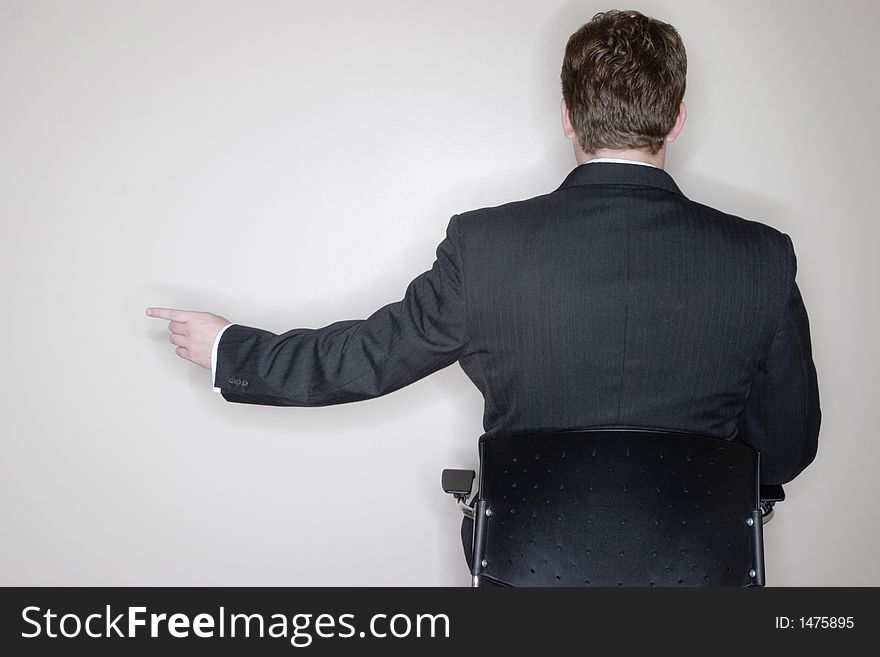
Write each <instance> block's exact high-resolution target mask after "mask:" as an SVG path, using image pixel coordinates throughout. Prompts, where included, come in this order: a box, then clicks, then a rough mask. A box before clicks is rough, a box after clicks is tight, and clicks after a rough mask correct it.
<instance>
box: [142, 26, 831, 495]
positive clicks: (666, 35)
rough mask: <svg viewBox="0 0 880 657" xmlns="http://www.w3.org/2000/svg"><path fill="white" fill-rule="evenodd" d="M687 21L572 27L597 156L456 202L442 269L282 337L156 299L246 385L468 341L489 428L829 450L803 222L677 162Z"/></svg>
mask: <svg viewBox="0 0 880 657" xmlns="http://www.w3.org/2000/svg"><path fill="white" fill-rule="evenodd" d="M686 68H687V59H686V54H685V49H684V46H683V44H682V42H681V39H680V37H679V35H678V33H677V31H676V30H675V28H673V27H672V26H670V25H668V24H666V23H662V22H660V21H657V20H654V19H651V18H648V17H645V16H643V15H642V14H640V13H638V12H634V11H626V12H619V11H609V12H605V13H600V14H597V15H596V16H595V17H594V18H593V19H592V20H591V21H590V22H589V23H587V24H586V25H584V26H582V27H581V28H580V29H579V30H578V31H577V32H576V33H575V34H573V35H572V36H571V38H570V39H569V41H568V44H567V46H566V50H565V57H564V61H563V66H562V94H563V100H562V106H561V107H562V124H563V129H564V133H565V136H566V137H567V138H569V139H571V140H572V142H573V145H574V152H575V157H576V159H577V164H578V166H576V167H575V169H574V170H573V171H572V172H571V173H570V174H569V175H568V176H567V177H566V179H565V180H564V181H563V182H562V184H561V186H560V187H559V188H558V189H556V190H555V191H552V192H550V193H547V194H544V195H542V196H538V197H536V198H532V199H529V200H525V201H518V202H514V203H508V204H506V205H501V206H499V207H494V208H483V209H479V210H473V211H470V212H464V213H461V214H458V215H455V216H453V217H452V219H451V220H450V222H449V224H448V227H447V229H446V237H445V239H444V240H443V241H442V242H441V243H440V245H439V246H438V248H437V259H436V261H435V262H434V263H433V266H432V267H431V269H430V270H429V271H426V272H425V273H423V274H421V275H419V276H418V277H416V278H415V279H414V280H413V281H412V282H411V283H410V284H409V286H408V287H407V289H406V292H405V294H404V296H403V298H402V299H401V300H400V301H397V302H395V303H390V304H388V305H386V306H384V307H382V308H380V309H379V310H377V311H375V312H374V313H373V314H372V315H370V316H369V317H368V318H366V319H363V320H346V321H339V322H335V323H333V324H330V325H328V326H325V327H323V328H319V329H311V328H297V329H292V330H290V331H287V332H286V333H283V334H281V335H275V334H273V333H270V332H268V331H264V330H261V329H258V328H252V327H248V326H244V325H241V324H231V323H229V321H228V320H226V319H225V318H223V317H218V316H216V315H213V314H210V313H201V312H192V311H184V310H171V309H164V308H151V309H148V310H147V314H148V315H150V316H152V317H160V318H163V319H168V320H170V323H169V328H170V330H171V342H172V343H173V344H174V345H176V346H177V354H178V355H179V356H181V357H182V358H185V359H187V360H191V361H192V362H194V363H196V364H198V365H201V366H203V367H206V368H207V367H211V368H212V370H213V379H214V386H215V389H217V390H219V391H220V392H221V393H222V395H223V397H224V398H225V399H226V400H228V401H233V402H240V403H249V404H268V405H276V406H325V405H328V404H341V403H345V402H353V401H358V400H362V399H369V398H372V397H378V396H380V395H384V394H387V393H389V392H392V391H394V390H397V389H399V388H401V387H403V386H405V385H408V384H410V383H412V382H414V381H416V380H418V379H421V378H422V377H425V376H427V375H428V374H431V373H432V372H434V371H436V370H439V369H441V368H443V367H446V366H448V365H450V364H452V363H454V362H456V361H458V362H459V363H460V364H461V367H462V369H463V370H464V371H465V373H466V374H467V376H468V377H469V378H470V379H471V380H472V381H473V382H474V384H475V385H476V386H477V387H478V388H479V389H480V391H481V392H482V394H483V396H484V397H485V413H484V417H483V424H484V429H485V432H486V434H487V435H489V436H505V435H512V434H517V433H526V432H534V431H539V430H552V429H573V428H586V427H596V426H625V427H651V428H659V429H677V430H683V431H689V432H694V433H701V434H706V435H709V436H717V437H724V438H733V437H736V436H739V437H740V439H742V440H745V441H747V442H748V443H750V444H751V445H753V446H754V447H756V448H757V449H759V450H761V452H762V461H761V463H762V479H763V481H764V482H765V483H785V482H788V481H790V480H791V479H793V478H794V477H795V476H797V475H798V473H800V472H801V471H802V470H803V469H804V468H805V467H806V466H807V465H808V464H809V463H810V462H811V461H812V460H813V458H814V456H815V453H816V446H817V436H818V431H819V422H820V411H819V399H818V390H817V385H816V372H815V368H814V366H813V362H812V356H811V347H810V335H809V324H808V320H807V314H806V310H805V308H804V304H803V302H802V300H801V295H800V292H799V290H798V286H797V284H796V283H795V272H796V259H795V253H794V250H793V247H792V243H791V240H790V239H789V237H788V236H787V235H785V234H784V233H781V232H779V231H777V230H775V229H773V228H770V227H768V226H766V225H763V224H761V223H757V222H754V221H748V220H745V219H741V218H738V217H734V216H731V215H729V214H725V213H723V212H721V211H719V210H715V209H712V208H710V207H707V206H705V205H702V204H700V203H697V202H695V201H692V200H690V199H688V198H687V197H686V196H685V195H684V194H683V193H682V191H681V190H680V189H679V188H678V186H677V185H676V184H675V182H674V181H673V179H672V178H671V177H670V176H669V174H667V173H666V172H665V171H664V170H663V166H664V163H665V155H666V147H667V144H668V143H669V142H672V141H674V140H675V138H676V137H677V136H678V134H679V133H680V132H681V130H682V127H683V125H684V122H685V118H686V116H687V111H686V108H685V105H684V103H683V102H682V99H683V97H684V91H685V74H686Z"/></svg>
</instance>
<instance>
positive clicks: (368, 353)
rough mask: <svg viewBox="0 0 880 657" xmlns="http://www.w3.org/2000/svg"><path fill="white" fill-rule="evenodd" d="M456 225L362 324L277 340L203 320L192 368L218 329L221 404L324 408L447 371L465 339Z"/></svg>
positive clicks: (302, 331) (299, 331) (207, 360)
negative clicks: (424, 267)
mask: <svg viewBox="0 0 880 657" xmlns="http://www.w3.org/2000/svg"><path fill="white" fill-rule="evenodd" d="M457 220H458V216H457V215H456V216H453V217H452V219H451V220H450V222H449V224H448V226H447V229H446V237H445V239H444V240H443V241H442V242H441V243H440V245H439V246H438V247H437V258H436V260H435V261H434V264H433V265H432V267H431V269H430V270H428V271H426V272H424V273H422V274H420V275H419V276H417V277H416V278H415V279H413V280H412V281H411V282H410V283H409V285H408V286H407V288H406V292H405V294H404V296H403V298H402V299H401V300H400V301H396V302H394V303H389V304H387V305H385V306H383V307H382V308H379V309H378V310H377V311H375V312H374V313H373V314H371V315H370V316H369V317H368V318H366V319H357V320H342V321H338V322H334V323H332V324H329V325H328V326H325V327H323V328H317V329H313V328H296V329H291V330H289V331H287V332H285V333H282V334H280V335H276V334H274V333H271V332H269V331H265V330H263V329H259V328H254V327H249V326H244V325H241V324H231V325H228V326H227V324H229V322H228V321H227V320H225V319H223V318H217V319H218V320H222V322H223V323H222V324H221V323H220V322H213V320H210V318H208V319H206V320H205V322H206V324H209V325H210V329H207V330H206V333H205V335H204V336H202V337H200V338H198V340H199V345H200V347H201V346H206V350H205V353H204V354H199V356H200V357H202V356H203V358H202V360H203V362H199V364H203V366H205V367H210V366H211V347H212V346H213V342H214V338H215V337H216V336H217V334H218V332H219V331H220V330H221V329H222V330H223V334H222V336H220V340H219V342H218V344H217V362H216V373H215V377H214V386H215V387H217V388H220V391H221V393H222V394H223V397H224V398H225V399H226V400H228V401H233V402H240V403H248V404H267V405H273V406H326V405H330V404H341V403H345V402H353V401H358V400H362V399H369V398H372V397H378V396H380V395H384V394H387V393H389V392H392V391H394V390H397V389H398V388H402V387H403V386H405V385H408V384H410V383H413V382H414V381H417V380H419V379H421V378H423V377H425V376H427V375H428V374H431V373H432V372H435V371H437V370H439V369H442V368H443V367H446V366H448V365H451V364H452V363H454V362H455V361H456V360H457V359H458V358H459V355H460V354H461V353H462V351H463V349H464V348H465V346H466V344H467V340H468V337H467V328H466V324H467V321H466V320H467V304H466V299H465V290H464V279H463V272H462V259H461V244H460V238H459V232H458V224H457ZM154 310H163V311H164V309H154ZM169 312H170V313H181V312H187V311H169ZM148 314H149V313H148ZM197 314H198V315H209V313H197ZM154 316H159V317H165V315H161V314H160V315H154ZM211 317H217V316H216V315H212V316H211ZM168 318H172V317H170V316H169V317H168ZM189 321H193V320H191V319H190V320H189ZM187 323H188V322H187ZM172 324H173V322H172ZM224 327H225V328H224ZM173 330H174V329H172V331H173ZM208 338H209V339H208ZM175 344H176V343H175ZM183 346H184V348H185V349H186V344H185V343H184V344H183ZM186 353H188V352H186ZM178 354H179V355H182V357H186V356H184V355H183V354H181V353H180V352H178ZM194 362H197V361H195V360H194Z"/></svg>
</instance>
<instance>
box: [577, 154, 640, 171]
mask: <svg viewBox="0 0 880 657" xmlns="http://www.w3.org/2000/svg"><path fill="white" fill-rule="evenodd" d="M595 162H616V163H617V164H641V165H644V166H646V167H654V168H655V169H656V168H657V167H656V166H654V165H653V164H650V163H648V162H639V161H638V160H624V159H623V158H620V157H597V158H595V159H592V160H587V161H586V162H584V164H593V163H595Z"/></svg>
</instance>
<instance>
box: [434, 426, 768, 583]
mask: <svg viewBox="0 0 880 657" xmlns="http://www.w3.org/2000/svg"><path fill="white" fill-rule="evenodd" d="M479 453H480V477H479V486H478V490H477V493H476V495H475V496H474V499H473V501H472V503H470V504H468V498H469V497H470V495H471V489H472V486H473V481H474V478H475V473H474V471H473V470H444V471H443V477H442V485H443V489H444V490H445V491H446V492H447V493H450V494H452V495H453V496H454V497H455V499H456V501H457V503H458V505H459V507H460V508H461V509H462V511H463V513H464V514H465V516H466V517H470V518H472V519H473V533H472V539H471V541H470V545H469V546H468V545H466V546H465V550H466V557H469V558H468V563H469V566H470V568H471V575H472V584H473V585H474V586H493V585H495V586H763V585H764V583H765V582H764V545H763V533H762V527H763V524H764V523H765V522H767V521H768V520H769V519H770V517H771V515H772V511H773V506H774V504H775V503H776V502H778V501H782V500H783V499H785V493H784V491H783V490H782V487H781V486H772V487H763V490H762V489H761V487H760V485H759V482H760V455H759V453H758V452H757V451H756V450H754V449H753V448H751V447H749V446H748V445H745V444H743V443H740V442H731V441H727V440H722V439H719V438H712V437H707V436H700V435H695V434H689V433H683V432H670V431H659V430H651V429H618V428H611V429H605V428H603V429H587V430H569V431H552V432H542V433H534V434H524V435H518V436H510V437H504V438H494V439H488V440H487V439H485V438H481V439H480V442H479ZM466 524H468V520H467V518H466V519H465V521H464V522H463V532H462V534H463V537H464V535H465V533H466V532H465V530H466Z"/></svg>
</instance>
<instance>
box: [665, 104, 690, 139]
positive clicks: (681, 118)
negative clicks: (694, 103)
mask: <svg viewBox="0 0 880 657" xmlns="http://www.w3.org/2000/svg"><path fill="white" fill-rule="evenodd" d="M687 115H688V112H687V105H685V104H684V101H681V105H679V106H678V116H676V117H675V124H674V125H673V126H672V130H670V131H669V134H668V135H666V141H675V138H676V137H678V133H680V132H681V129H682V128H683V127H684V122H685V120H686V119H687Z"/></svg>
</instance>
